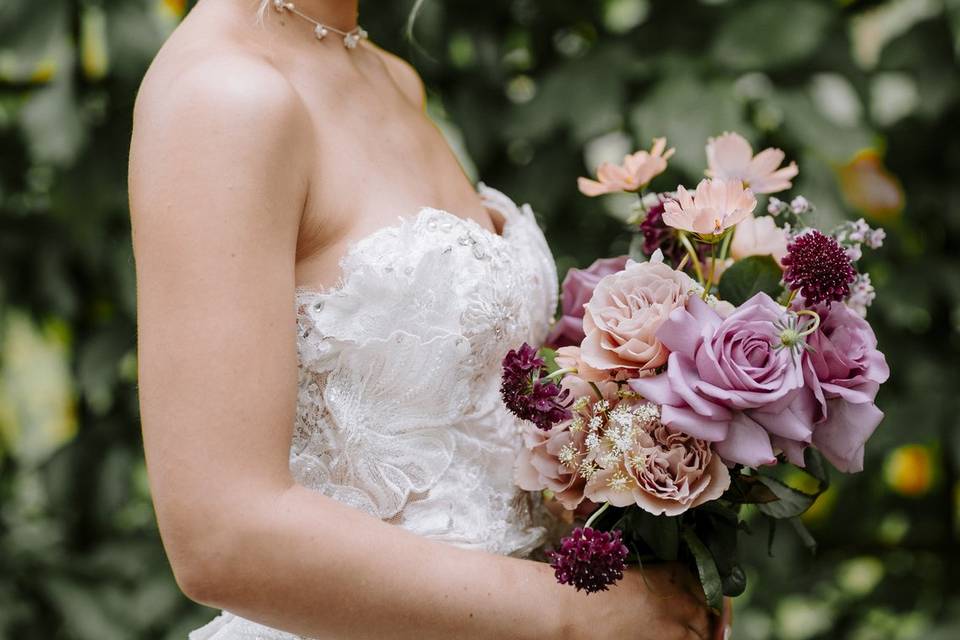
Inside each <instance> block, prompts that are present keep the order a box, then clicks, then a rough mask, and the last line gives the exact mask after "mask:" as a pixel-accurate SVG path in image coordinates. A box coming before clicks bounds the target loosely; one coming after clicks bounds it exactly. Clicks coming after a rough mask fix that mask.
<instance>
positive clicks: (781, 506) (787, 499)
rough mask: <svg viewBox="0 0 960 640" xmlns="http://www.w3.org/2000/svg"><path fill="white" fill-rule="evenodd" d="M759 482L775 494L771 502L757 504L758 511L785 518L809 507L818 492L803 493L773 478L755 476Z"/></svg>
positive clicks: (800, 512)
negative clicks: (774, 498)
mask: <svg viewBox="0 0 960 640" xmlns="http://www.w3.org/2000/svg"><path fill="white" fill-rule="evenodd" d="M757 477H758V478H759V479H760V482H762V483H763V484H764V486H766V487H767V488H768V489H770V491H771V492H772V493H773V494H774V495H776V496H777V500H775V501H773V502H764V503H761V504H758V505H757V509H758V510H759V511H760V513H762V514H764V515H767V516H770V517H771V518H776V519H778V520H786V519H788V518H795V517H797V516H799V515H800V514H802V513H803V512H804V511H806V510H807V509H809V508H810V505H812V504H813V502H814V500H816V499H817V496H818V495H820V494H819V493H804V492H803V491H797V490H796V489H794V488H793V487H788V486H787V485H785V484H784V483H782V482H780V481H779V480H777V479H775V478H770V477H767V476H757Z"/></svg>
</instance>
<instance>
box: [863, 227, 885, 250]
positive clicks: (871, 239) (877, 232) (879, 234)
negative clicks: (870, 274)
mask: <svg viewBox="0 0 960 640" xmlns="http://www.w3.org/2000/svg"><path fill="white" fill-rule="evenodd" d="M886 237H887V232H886V231H884V230H883V229H874V230H873V231H871V232H870V234H869V235H868V236H867V239H866V243H867V246H868V247H870V248H871V249H879V248H880V247H882V246H883V241H884V240H885V239H886Z"/></svg>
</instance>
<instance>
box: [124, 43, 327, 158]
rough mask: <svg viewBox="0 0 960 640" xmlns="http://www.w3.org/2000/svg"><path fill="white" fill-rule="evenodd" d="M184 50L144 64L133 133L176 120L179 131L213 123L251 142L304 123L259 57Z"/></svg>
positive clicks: (298, 105) (302, 111) (291, 92)
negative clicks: (147, 65) (148, 65)
mask: <svg viewBox="0 0 960 640" xmlns="http://www.w3.org/2000/svg"><path fill="white" fill-rule="evenodd" d="M186 53H187V52H176V53H173V54H171V55H170V56H169V57H166V58H165V57H164V56H163V55H162V54H161V56H158V58H157V60H156V61H155V63H154V65H153V66H152V67H151V68H150V71H149V72H148V73H147V76H146V77H145V79H144V82H143V84H142V85H141V87H140V91H139V93H138V94H137V101H136V105H135V108H134V136H135V137H136V135H137V133H138V130H146V131H148V132H149V131H151V130H153V129H154V128H157V127H160V128H166V127H167V126H168V125H170V124H171V123H176V126H177V129H178V131H180V132H183V131H184V130H186V131H190V130H195V129H204V130H207V131H210V127H211V126H213V127H214V131H225V130H233V131H235V132H236V133H241V132H242V133H244V134H245V135H244V136H243V137H244V138H245V139H247V140H257V139H264V138H270V137H271V136H283V135H284V133H285V132H287V133H289V134H295V132H296V127H298V126H303V125H305V124H308V123H309V117H308V116H307V112H306V108H305V107H304V105H303V103H302V100H301V98H300V96H299V94H298V93H297V91H296V90H295V89H294V87H293V86H292V85H291V84H290V82H289V81H288V80H287V78H286V77H285V76H284V75H283V74H282V73H281V72H280V71H279V70H278V69H276V68H275V67H274V66H273V65H271V64H270V63H269V62H268V61H266V60H264V59H263V58H260V57H258V56H256V55H254V54H250V53H246V52H242V51H230V50H212V51H204V52H200V53H199V55H198V56H196V57H192V56H188V55H186ZM301 131H302V129H301ZM293 137H295V136H294V135H291V138H293Z"/></svg>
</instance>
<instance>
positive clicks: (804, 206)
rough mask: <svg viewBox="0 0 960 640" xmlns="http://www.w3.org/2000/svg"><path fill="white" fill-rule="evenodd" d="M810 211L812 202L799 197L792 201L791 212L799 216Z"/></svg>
mask: <svg viewBox="0 0 960 640" xmlns="http://www.w3.org/2000/svg"><path fill="white" fill-rule="evenodd" d="M810 209H811V207H810V202H809V201H808V200H807V199H806V198H804V197H803V196H797V197H796V198H794V199H793V200H791V201H790V210H791V211H792V212H793V213H794V214H796V215H798V216H799V215H801V214H804V213H806V212H808V211H810Z"/></svg>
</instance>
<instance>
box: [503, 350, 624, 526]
mask: <svg viewBox="0 0 960 640" xmlns="http://www.w3.org/2000/svg"><path fill="white" fill-rule="evenodd" d="M573 349H576V347H573ZM561 351H563V349H561ZM561 360H562V358H561V356H560V355H559V354H558V357H557V362H558V364H561V366H569V365H570V364H571V362H570V361H569V360H566V361H564V362H562V363H561ZM560 386H561V387H562V388H564V389H569V391H570V394H571V395H572V396H573V397H574V398H575V401H574V409H575V411H574V414H573V417H572V419H570V420H566V421H564V422H560V423H557V424H555V425H554V426H553V427H552V428H551V429H550V430H549V431H543V430H542V429H538V428H537V427H536V425H534V424H533V423H532V422H528V421H524V423H523V426H522V430H523V431H522V433H523V444H524V446H523V448H522V449H521V450H520V455H519V456H518V457H517V462H516V467H515V469H514V481H515V482H516V483H517V486H519V487H520V488H521V489H524V490H526V491H542V490H544V489H548V490H550V491H552V492H553V494H554V499H556V500H557V502H559V503H560V504H561V505H563V508H565V509H568V510H570V511H573V510H575V509H577V508H578V507H581V508H582V507H584V506H585V505H583V504H582V503H583V502H584V497H583V489H584V487H585V486H586V478H585V476H584V474H582V473H581V469H580V468H579V467H578V463H579V462H581V461H582V458H581V457H578V456H577V455H576V454H575V452H578V451H585V450H586V437H587V432H588V425H589V423H590V420H591V419H592V418H593V406H594V404H595V403H596V400H597V398H596V394H595V392H594V391H593V388H592V387H591V386H590V385H589V384H588V383H587V382H586V381H584V380H583V379H582V378H580V377H579V376H577V375H572V374H571V375H566V376H564V377H563V380H562V381H561V383H560ZM598 388H599V389H600V391H601V393H603V394H604V397H605V399H606V402H607V403H608V404H609V403H612V402H616V400H617V385H616V384H615V383H613V382H601V383H600V384H599V385H598Z"/></svg>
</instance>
